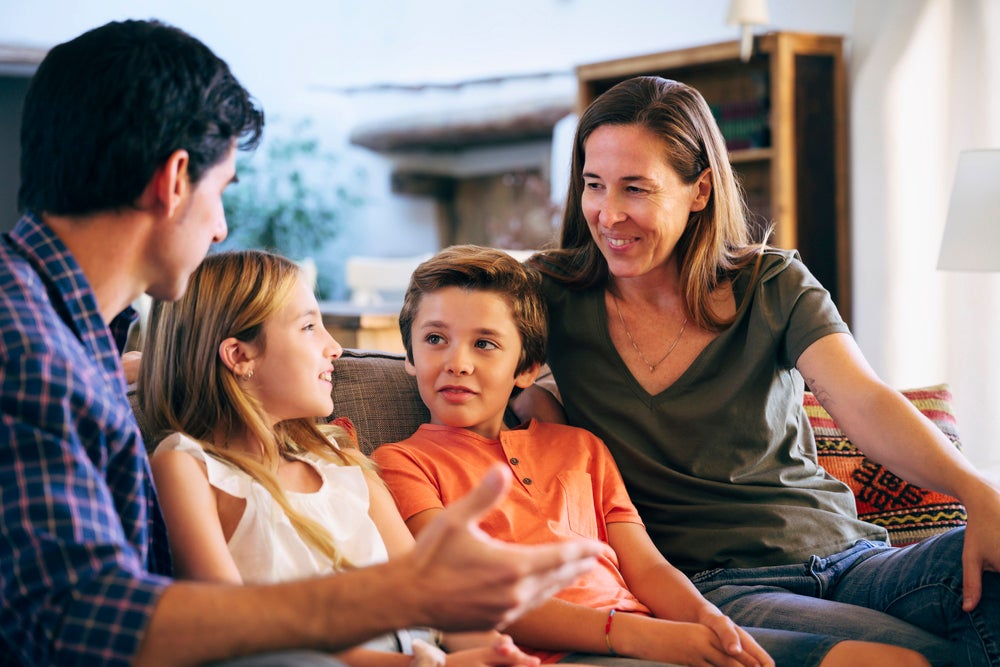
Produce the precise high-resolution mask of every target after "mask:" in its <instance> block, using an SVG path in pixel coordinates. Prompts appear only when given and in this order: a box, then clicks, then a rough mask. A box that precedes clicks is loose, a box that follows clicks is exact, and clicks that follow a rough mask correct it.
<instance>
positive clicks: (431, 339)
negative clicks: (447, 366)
mask: <svg viewBox="0 0 1000 667" xmlns="http://www.w3.org/2000/svg"><path fill="white" fill-rule="evenodd" d="M424 340H426V341H427V342H428V343H430V344H431V345H437V344H438V343H440V342H442V341H443V340H444V338H443V337H442V336H441V334H428V336H427V338H425V339H424Z"/></svg>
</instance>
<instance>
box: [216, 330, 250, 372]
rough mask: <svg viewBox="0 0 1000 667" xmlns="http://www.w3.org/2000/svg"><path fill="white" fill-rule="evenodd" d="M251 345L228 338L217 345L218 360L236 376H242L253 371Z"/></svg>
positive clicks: (231, 337) (237, 339)
mask: <svg viewBox="0 0 1000 667" xmlns="http://www.w3.org/2000/svg"><path fill="white" fill-rule="evenodd" d="M255 357H256V355H255V354H254V349H253V345H252V344H250V343H246V342H244V341H242V340H240V339H239V338H235V337H233V336H230V337H229V338H227V339H225V340H224V341H222V342H221V343H219V359H221V360H222V363H223V365H224V366H225V367H226V368H228V369H229V370H230V371H232V373H233V374H234V375H236V376H243V375H246V374H247V371H250V370H252V369H253V360H254V358H255Z"/></svg>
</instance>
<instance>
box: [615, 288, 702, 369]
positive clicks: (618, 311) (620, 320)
mask: <svg viewBox="0 0 1000 667" xmlns="http://www.w3.org/2000/svg"><path fill="white" fill-rule="evenodd" d="M608 294H610V295H611V300H612V301H614V302H615V312H617V313H618V321H619V322H621V323H622V329H624V330H625V335H626V336H628V342H630V343H632V349H634V350H635V352H636V354H638V355H639V358H640V359H642V363H644V364H646V366H648V367H649V372H650V373H652V372H653V371H655V370H656V367H657V366H659V365H660V364H662V363H663V362H664V361H666V359H667V357H669V356H670V353H671V352H673V351H674V348H675V347H677V343H679V342H681V336H683V335H684V330H685V329H686V328H687V323H688V319H687V317H685V318H684V321H683V322H682V323H681V330H680V333H678V334H677V338H675V339H674V342H673V343H671V345H670V348H669V349H668V350H667V352H666V354H664V355H663V356H662V357H660V360H659V361H657V362H656V363H655V364H651V363H649V359H647V358H646V355H645V354H643V353H642V350H640V349H639V346H638V345H636V344H635V339H634V338H632V332H631V331H629V330H628V325H627V324H625V318H624V317H622V309H621V308H620V307H619V306H618V297H617V296H615V293H614V292H612V291H611V290H608Z"/></svg>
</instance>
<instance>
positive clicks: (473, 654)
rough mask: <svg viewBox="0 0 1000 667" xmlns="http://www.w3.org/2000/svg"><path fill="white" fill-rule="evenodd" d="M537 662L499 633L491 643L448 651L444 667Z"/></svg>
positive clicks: (528, 666) (532, 666) (527, 665)
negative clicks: (453, 651) (452, 651)
mask: <svg viewBox="0 0 1000 667" xmlns="http://www.w3.org/2000/svg"><path fill="white" fill-rule="evenodd" d="M414 643H416V642H414ZM538 664H539V660H538V658H536V657H534V656H530V655H528V654H527V653H525V652H524V651H522V650H521V649H519V648H518V647H517V646H515V645H514V641H513V640H512V639H511V638H510V637H509V636H508V635H501V634H499V633H498V634H497V637H496V639H495V640H494V641H493V643H492V644H490V645H488V646H481V647H479V648H472V649H466V650H464V651H456V652H455V653H448V654H447V655H446V660H445V665H446V667H491V666H501V665H524V666H525V667H537V665H538ZM415 667H416V666H415Z"/></svg>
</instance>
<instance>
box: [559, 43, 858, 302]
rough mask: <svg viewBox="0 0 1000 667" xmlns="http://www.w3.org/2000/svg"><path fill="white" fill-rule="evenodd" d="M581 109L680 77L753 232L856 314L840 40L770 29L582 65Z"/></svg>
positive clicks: (844, 93) (579, 103)
mask: <svg viewBox="0 0 1000 667" xmlns="http://www.w3.org/2000/svg"><path fill="white" fill-rule="evenodd" d="M576 71H577V79H578V82H579V93H578V106H579V109H578V110H579V111H582V110H583V109H584V108H585V107H586V106H587V105H588V104H589V103H590V102H591V101H592V100H593V99H594V98H595V97H597V96H598V95H600V94H601V93H603V92H604V91H606V90H608V89H609V88H611V87H612V86H614V85H615V84H616V83H618V82H620V81H622V80H624V79H627V78H630V77H633V76H639V75H655V76H662V77H665V78H668V79H675V80H677V81H682V82H684V83H686V84H688V85H691V86H693V87H694V88H697V89H698V90H699V91H700V92H701V94H702V95H703V96H704V97H705V100H706V101H707V102H708V103H709V105H710V106H711V107H712V109H713V113H715V114H716V118H717V120H718V121H719V126H720V128H721V129H722V131H723V136H725V137H726V139H727V143H728V144H729V150H730V154H729V159H730V162H731V163H732V165H733V168H734V170H735V171H736V173H737V176H738V177H739V179H740V181H741V183H742V185H743V188H744V190H745V192H746V195H747V204H748V206H749V207H750V210H751V221H750V222H751V225H752V226H753V227H754V229H755V230H760V229H764V228H766V227H767V226H768V225H769V224H771V223H773V225H774V230H775V232H774V236H773V237H772V239H771V242H772V243H773V244H774V245H777V246H780V247H784V248H796V249H798V250H799V252H800V253H801V255H802V259H803V260H804V261H805V263H806V265H807V266H808V267H809V269H810V270H811V271H812V272H813V274H814V275H815V276H816V277H817V278H818V279H819V280H820V282H822V283H823V285H824V287H826V288H827V289H828V290H829V291H830V294H831V296H832V297H833V299H834V301H835V303H836V304H837V306H838V308H839V309H840V312H841V315H842V316H843V317H844V319H845V320H847V321H848V322H850V318H851V264H850V236H849V231H850V223H849V219H848V210H847V201H848V199H847V122H846V118H847V102H846V86H845V74H844V61H843V38H842V37H839V36H831V35H814V34H807V33H793V32H773V33H768V34H765V35H759V36H757V37H756V38H755V39H754V51H753V55H752V57H751V58H750V61H749V62H743V61H742V60H740V55H739V42H738V41H732V42H721V43H718V44H708V45H705V46H695V47H691V48H686V49H678V50H675V51H667V52H664V53H654V54H647V55H641V56H635V57H632V58H619V59H616V60H609V61H604V62H598V63H591V64H586V65H581V66H579V67H577V70H576Z"/></svg>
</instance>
